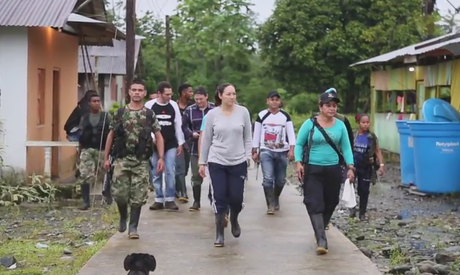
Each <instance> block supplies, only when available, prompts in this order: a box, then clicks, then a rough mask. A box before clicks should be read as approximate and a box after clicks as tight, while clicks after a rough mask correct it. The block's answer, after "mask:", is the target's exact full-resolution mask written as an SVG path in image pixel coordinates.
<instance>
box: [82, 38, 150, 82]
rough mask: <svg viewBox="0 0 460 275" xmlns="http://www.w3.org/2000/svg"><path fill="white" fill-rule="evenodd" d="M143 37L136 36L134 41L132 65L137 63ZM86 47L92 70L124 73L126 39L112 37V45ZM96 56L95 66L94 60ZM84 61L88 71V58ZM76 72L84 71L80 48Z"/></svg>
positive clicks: (101, 72) (100, 72) (106, 72)
mask: <svg viewBox="0 0 460 275" xmlns="http://www.w3.org/2000/svg"><path fill="white" fill-rule="evenodd" d="M142 39H143V37H141V36H136V41H135V47H134V49H135V53H134V56H135V57H136V58H135V61H134V67H135V66H136V64H137V57H138V56H139V50H140V46H141V40H142ZM87 48H88V54H89V56H90V61H91V63H90V64H91V67H92V69H93V73H94V72H96V71H97V72H98V73H99V74H122V75H124V74H126V58H125V56H126V41H124V40H115V39H113V47H107V46H90V47H87ZM95 56H97V57H98V58H97V68H96V60H95ZM85 62H86V71H87V72H89V64H88V59H86V60H85ZM78 73H85V67H84V64H83V55H82V52H81V48H80V49H79V51H78Z"/></svg>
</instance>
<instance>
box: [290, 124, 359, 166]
mask: <svg viewBox="0 0 460 275" xmlns="http://www.w3.org/2000/svg"><path fill="white" fill-rule="evenodd" d="M312 127H313V122H312V121H311V119H308V120H306V121H305V122H304V123H303V124H302V127H300V130H299V132H298V134H297V142H296V145H295V148H294V156H295V161H296V162H297V161H302V154H303V150H304V146H305V145H306V144H307V143H308V139H309V137H310V131H311V129H312ZM324 130H325V131H326V133H327V134H328V135H329V137H330V138H331V140H332V141H333V142H334V144H335V145H336V146H337V148H339V150H340V151H342V154H343V157H344V159H345V162H346V163H347V165H353V152H352V150H351V145H350V139H349V138H348V132H347V128H346V127H345V124H344V123H343V122H342V121H341V120H339V119H335V123H334V125H333V126H332V127H329V128H324ZM338 163H339V156H338V155H337V153H336V152H335V151H334V149H332V147H331V146H330V145H329V143H327V141H326V139H325V138H324V136H323V134H321V132H320V131H319V130H318V128H316V127H315V128H314V132H313V142H312V146H311V149H310V160H309V164H312V165H320V166H329V165H336V164H338Z"/></svg>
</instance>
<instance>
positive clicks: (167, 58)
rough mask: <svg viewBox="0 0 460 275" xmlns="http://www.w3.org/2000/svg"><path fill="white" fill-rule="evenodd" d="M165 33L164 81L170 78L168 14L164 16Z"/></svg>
mask: <svg viewBox="0 0 460 275" xmlns="http://www.w3.org/2000/svg"><path fill="white" fill-rule="evenodd" d="M165 21H166V22H165V24H166V29H165V35H166V81H168V82H169V81H170V78H171V29H170V27H169V15H166V16H165Z"/></svg>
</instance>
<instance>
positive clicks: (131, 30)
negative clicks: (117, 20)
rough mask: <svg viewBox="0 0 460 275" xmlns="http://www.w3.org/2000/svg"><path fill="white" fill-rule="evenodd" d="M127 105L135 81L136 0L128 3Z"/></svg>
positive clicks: (130, 0)
mask: <svg viewBox="0 0 460 275" xmlns="http://www.w3.org/2000/svg"><path fill="white" fill-rule="evenodd" d="M125 21H126V80H125V81H126V83H125V88H126V98H125V101H126V104H128V103H129V87H130V86H131V83H133V79H134V59H135V57H134V53H135V50H134V48H135V41H136V33H135V28H136V27H135V25H136V23H135V22H136V0H127V1H126V19H125Z"/></svg>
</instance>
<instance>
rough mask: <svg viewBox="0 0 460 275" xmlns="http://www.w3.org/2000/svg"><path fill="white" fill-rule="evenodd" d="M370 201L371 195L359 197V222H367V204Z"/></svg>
mask: <svg viewBox="0 0 460 275" xmlns="http://www.w3.org/2000/svg"><path fill="white" fill-rule="evenodd" d="M368 200H369V194H367V195H366V194H364V195H362V196H360V197H359V220H361V221H365V220H366V212H367V202H368Z"/></svg>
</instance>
